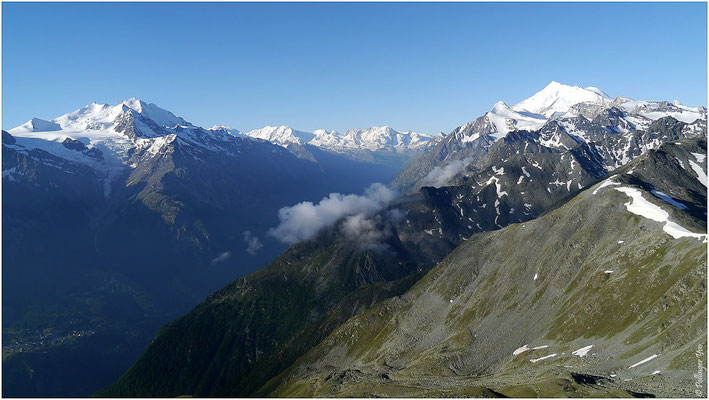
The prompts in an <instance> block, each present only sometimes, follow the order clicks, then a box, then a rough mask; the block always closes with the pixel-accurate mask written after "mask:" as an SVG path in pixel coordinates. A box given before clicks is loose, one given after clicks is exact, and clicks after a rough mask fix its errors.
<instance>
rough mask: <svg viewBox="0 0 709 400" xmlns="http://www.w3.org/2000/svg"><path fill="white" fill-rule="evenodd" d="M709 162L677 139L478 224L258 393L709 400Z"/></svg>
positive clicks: (692, 143)
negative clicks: (700, 369) (540, 211)
mask: <svg viewBox="0 0 709 400" xmlns="http://www.w3.org/2000/svg"><path fill="white" fill-rule="evenodd" d="M689 161H691V162H692V163H691V164H690V163H689ZM690 165H691V166H690ZM694 165H696V167H694ZM683 166H684V167H683ZM705 173H706V140H705V139H694V140H685V141H680V142H675V143H672V144H666V145H664V146H662V147H660V148H659V149H658V150H656V151H650V152H649V153H648V154H646V155H645V156H643V157H640V158H639V159H638V160H636V161H634V162H632V163H630V164H629V165H627V166H626V167H624V168H623V169H621V170H619V171H616V173H615V174H614V175H613V176H612V177H610V178H608V179H606V180H604V181H602V182H601V183H599V184H596V185H594V186H592V187H590V188H588V189H586V190H584V191H583V192H581V193H580V194H579V195H578V196H576V197H574V198H573V199H571V200H570V201H569V202H567V203H566V204H564V205H563V206H561V207H559V208H558V209H556V210H554V211H551V212H549V213H548V214H545V215H544V216H542V217H540V218H538V219H536V220H534V221H528V222H526V223H523V224H514V225H511V226H508V227H507V228H504V229H501V230H498V231H495V232H489V233H481V234H475V235H473V236H472V237H470V238H469V240H468V241H466V242H465V243H464V244H462V245H461V246H460V247H458V248H457V249H456V250H455V251H453V252H452V253H451V254H450V255H449V256H448V257H447V258H446V259H445V260H444V261H443V262H442V263H441V264H440V265H438V266H437V267H436V268H434V269H433V270H431V271H430V272H429V273H427V274H426V276H425V277H424V278H422V279H421V280H420V281H419V282H418V283H417V284H416V285H414V287H412V288H411V289H410V290H409V291H407V292H406V293H405V294H404V295H402V296H397V297H394V298H392V299H390V300H387V301H385V302H383V303H381V304H379V305H377V306H375V307H372V308H371V309H369V310H367V311H366V312H365V313H363V314H362V315H361V316H359V317H356V318H353V319H351V320H350V321H348V322H347V323H345V324H343V325H342V326H341V327H339V328H338V329H337V330H335V331H334V332H333V333H332V334H331V335H330V336H328V338H327V339H325V340H324V341H323V342H322V343H320V344H319V345H318V346H317V347H315V348H314V349H313V350H311V351H310V352H308V353H307V354H306V355H305V356H303V357H301V358H300V359H299V360H298V362H297V363H295V364H294V365H293V366H292V367H290V368H288V369H287V370H286V371H284V372H283V373H282V374H280V375H279V376H278V377H276V378H274V379H273V380H271V381H270V382H269V383H268V384H267V385H265V386H264V387H263V388H262V389H261V390H259V391H258V392H257V395H272V396H294V397H310V396H327V397H345V396H355V397H359V396H367V397H371V396H444V395H454V396H455V395H475V396H495V395H506V396H514V397H519V396H543V397H549V396H552V397H556V396H571V397H576V396H594V397H625V396H647V395H655V396H663V397H702V396H706V380H705V378H704V377H701V378H700V379H702V381H699V383H698V385H699V386H696V385H695V382H696V378H695V376H694V374H695V373H696V372H697V362H700V365H701V364H702V363H704V362H705V361H706V359H705V358H704V360H702V358H701V357H702V356H701V354H705V353H704V352H705V349H706V345H707V342H706V334H707V332H706V324H707V319H706V318H707V309H706V301H707V297H706V296H707V293H706V284H705V282H706V268H707V248H706V242H707V236H706V200H707V198H706V177H705ZM660 189H662V190H660ZM660 192H662V193H660ZM694 232H701V233H694ZM696 352H699V353H700V356H699V358H697V357H698V356H695V353H696ZM705 367H706V366H704V368H705ZM695 389H699V392H695Z"/></svg>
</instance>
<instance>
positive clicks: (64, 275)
mask: <svg viewBox="0 0 709 400" xmlns="http://www.w3.org/2000/svg"><path fill="white" fill-rule="evenodd" d="M45 122H46V123H43V122H39V121H38V120H36V119H35V120H32V121H30V123H28V124H25V125H23V126H20V127H18V128H15V129H12V130H11V132H13V133H14V134H11V133H8V132H3V150H2V151H3V216H4V222H3V267H4V268H3V280H4V282H5V286H4V290H3V344H4V347H3V354H4V365H5V371H6V372H7V373H6V374H5V375H4V376H5V377H7V379H6V380H5V381H4V384H3V394H5V395H7V396H19V395H40V396H82V395H83V396H86V395H89V394H91V393H93V392H94V391H96V390H98V389H99V388H100V387H102V386H105V385H106V384H108V383H109V382H111V381H113V380H115V379H117V378H118V376H119V374H120V373H121V372H123V371H125V369H126V368H127V367H128V366H129V365H130V364H131V363H132V362H133V361H134V360H135V357H137V355H138V354H139V352H140V351H142V350H143V348H144V346H145V345H146V344H147V343H148V342H149V340H150V338H151V337H152V336H154V334H155V332H156V331H157V329H158V327H159V326H160V325H161V324H163V323H165V322H166V321H168V320H171V319H173V318H175V317H176V316H177V315H179V314H180V313H183V312H185V311H187V310H189V309H190V308H191V307H193V306H194V305H195V304H197V303H198V302H199V301H201V300H202V299H204V297H205V296H206V295H208V294H209V293H211V292H213V291H214V290H216V289H218V288H219V287H222V286H223V285H224V284H226V283H228V282H231V281H233V280H234V279H236V278H238V277H239V276H242V275H244V274H246V273H248V272H251V271H253V270H255V269H256V268H258V267H261V266H263V265H265V264H267V263H268V262H269V261H270V260H272V259H273V258H274V257H275V256H276V255H278V254H279V253H280V252H281V251H283V250H284V249H285V245H283V244H281V243H278V242H276V241H274V240H268V239H267V238H266V237H264V235H265V234H266V232H267V231H268V229H269V228H271V227H272V226H274V225H275V224H277V223H278V210H279V209H280V208H281V207H284V206H287V205H291V204H293V203H296V202H300V201H306V200H309V201H313V200H317V199H320V198H322V197H323V196H325V195H327V194H328V193H330V192H345V193H350V192H360V191H361V190H362V189H363V188H365V187H366V186H368V185H369V184H371V183H372V182H374V181H382V180H383V181H386V180H388V179H390V177H391V176H392V174H393V170H392V169H391V168H387V167H382V166H380V165H375V164H371V163H364V162H358V161H353V160H350V159H347V158H345V157H342V156H340V155H338V154H336V153H333V152H327V151H324V150H320V149H317V148H313V149H311V150H312V151H311V152H310V157H309V158H307V157H299V156H296V155H295V154H294V153H293V152H291V151H289V150H287V149H284V148H282V147H280V146H276V145H273V144H271V143H268V142H264V141H259V140H252V139H250V138H243V137H240V136H238V135H236V134H234V132H233V130H232V131H228V130H227V129H226V128H223V127H217V128H214V129H203V128H200V127H196V126H194V125H192V124H190V123H188V122H186V121H184V119H182V118H180V117H177V116H175V115H174V114H172V113H170V112H168V111H166V110H163V109H160V108H159V107H157V106H155V105H152V104H146V103H144V102H141V101H139V100H134V99H131V100H126V101H124V102H121V103H119V104H118V105H115V106H109V105H98V104H92V105H89V106H87V107H84V108H82V109H79V110H77V111H75V112H72V113H69V114H66V115H64V116H61V117H58V118H55V119H53V120H52V121H45ZM66 344H68V345H66ZM62 346H63V347H62ZM60 347H61V348H60ZM8 356H11V358H7V357H8ZM60 357H61V359H60ZM60 360H63V361H64V362H67V363H71V364H72V365H74V366H75V367H74V368H71V369H63V370H60V369H57V368H56V364H57V363H59V362H60ZM13 368H17V369H13ZM59 371H61V374H60V373H59ZM87 374H92V376H98V378H97V379H92V380H88V379H85V378H84V376H85V375H87ZM10 377H12V378H10Z"/></svg>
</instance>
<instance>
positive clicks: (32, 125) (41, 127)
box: [10, 118, 62, 132]
mask: <svg viewBox="0 0 709 400" xmlns="http://www.w3.org/2000/svg"><path fill="white" fill-rule="evenodd" d="M61 129H62V127H61V126H59V124H57V123H54V122H52V121H45V120H43V119H39V118H32V119H31V120H29V121H27V122H25V123H24V124H22V125H20V126H18V127H16V128H13V129H10V132H12V131H16V132H19V131H23V132H51V131H58V130H61Z"/></svg>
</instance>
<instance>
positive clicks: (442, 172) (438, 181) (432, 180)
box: [422, 157, 473, 188]
mask: <svg viewBox="0 0 709 400" xmlns="http://www.w3.org/2000/svg"><path fill="white" fill-rule="evenodd" d="M472 161H473V159H472V158H470V157H468V158H464V159H462V160H455V161H451V162H450V163H448V164H447V165H445V166H444V167H443V168H441V167H436V168H434V169H432V170H431V172H429V173H428V175H426V177H425V178H423V181H422V185H423V186H433V187H436V188H439V187H441V186H445V185H446V184H447V183H448V182H450V180H451V179H453V177H455V176H456V175H457V174H458V173H459V172H461V171H463V170H464V169H465V167H466V166H467V165H468V164H470V163H471V162H472Z"/></svg>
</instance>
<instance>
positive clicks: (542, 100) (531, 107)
mask: <svg viewBox="0 0 709 400" xmlns="http://www.w3.org/2000/svg"><path fill="white" fill-rule="evenodd" d="M612 101H613V99H611V98H610V97H609V96H608V95H607V94H605V93H604V92H603V91H602V90H600V89H598V88H595V87H587V88H581V87H578V86H568V85H564V84H561V83H559V82H553V81H552V82H551V83H550V84H548V85H547V86H546V87H545V88H544V89H542V90H541V91H539V92H537V93H535V94H534V95H533V96H532V97H530V98H528V99H526V100H523V101H521V102H520V103H517V104H515V105H514V106H512V109H513V110H515V111H520V112H525V111H526V112H531V113H534V114H541V115H544V116H545V117H546V118H549V117H551V116H552V115H554V113H565V112H566V111H568V110H569V108H571V106H573V105H575V104H578V103H588V102H590V103H594V104H609V103H611V102H612Z"/></svg>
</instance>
